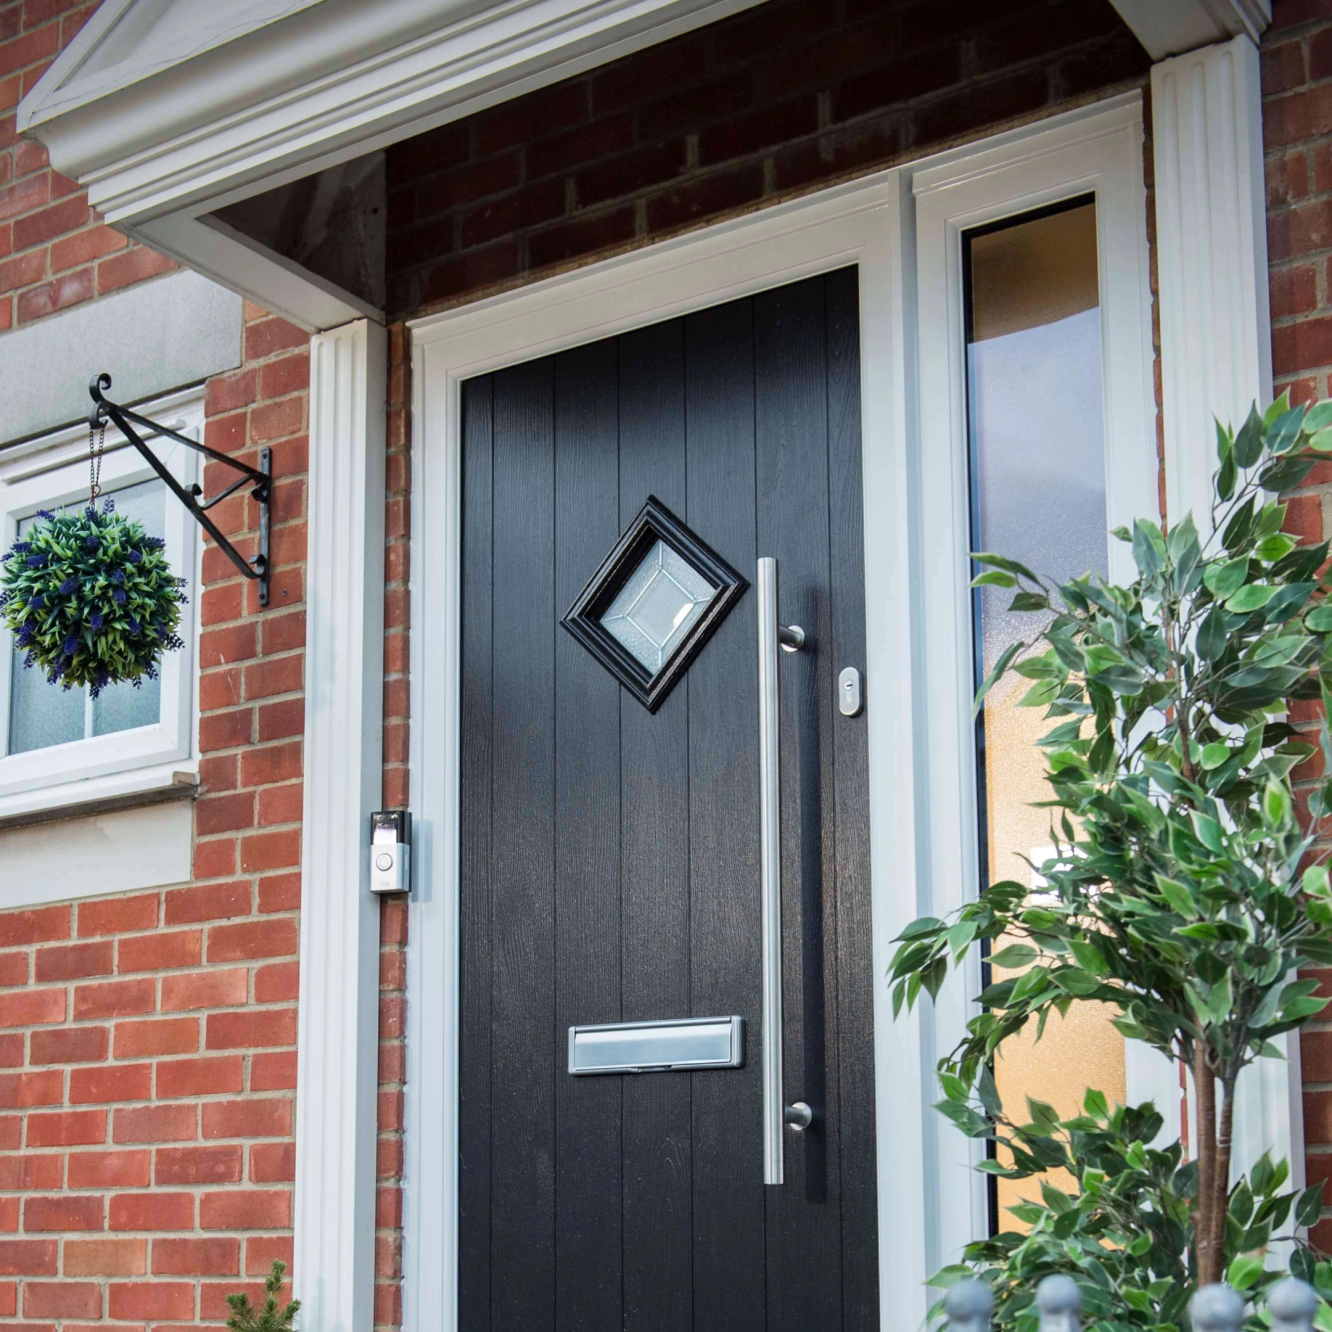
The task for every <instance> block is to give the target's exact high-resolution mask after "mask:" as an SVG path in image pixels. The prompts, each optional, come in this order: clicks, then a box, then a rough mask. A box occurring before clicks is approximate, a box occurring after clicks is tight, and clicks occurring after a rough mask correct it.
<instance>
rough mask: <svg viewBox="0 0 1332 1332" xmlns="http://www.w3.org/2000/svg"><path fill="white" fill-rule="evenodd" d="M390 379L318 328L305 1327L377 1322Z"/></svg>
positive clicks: (308, 753) (305, 1013) (311, 563)
mask: <svg viewBox="0 0 1332 1332" xmlns="http://www.w3.org/2000/svg"><path fill="white" fill-rule="evenodd" d="M385 384H386V341H385V333H384V330H383V328H381V327H380V326H379V325H378V324H374V323H371V322H369V321H368V320H358V321H357V322H355V323H351V324H345V325H343V326H342V327H341V328H336V329H333V330H332V331H331V332H328V333H321V334H319V335H318V336H316V337H315V338H314V339H313V340H312V342H311V344H310V473H309V482H308V505H309V553H308V557H307V565H306V605H307V624H306V647H305V816H304V817H305V822H304V829H303V832H302V837H301V844H302V855H301V982H300V1006H299V1016H298V1034H297V1072H296V1096H297V1099H296V1208H295V1231H296V1237H295V1258H294V1262H293V1269H294V1270H293V1277H294V1281H295V1291H296V1294H297V1295H298V1296H299V1298H300V1299H301V1301H302V1303H303V1305H304V1307H303V1309H302V1310H301V1327H302V1328H303V1329H305V1332H365V1329H367V1328H369V1327H371V1326H372V1325H373V1322H374V1314H373V1301H374V1279H375V1263H374V1259H375V1254H374V1244H375V1133H376V1116H375V1107H376V1063H377V1053H378V1035H379V1032H378V1025H379V1024H378V1009H379V902H378V899H376V898H375V897H373V896H372V895H371V893H370V891H369V861H368V850H369V842H370V837H369V815H370V812H371V811H372V810H373V809H375V808H377V807H378V805H379V801H380V791H381V780H382V768H383V652H384V485H385V481H384V400H385Z"/></svg>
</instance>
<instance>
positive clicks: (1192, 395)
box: [1152, 37, 1272, 529]
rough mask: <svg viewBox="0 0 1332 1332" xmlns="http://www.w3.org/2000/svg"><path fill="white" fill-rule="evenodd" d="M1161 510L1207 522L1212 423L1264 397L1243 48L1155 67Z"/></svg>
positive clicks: (1262, 283) (1257, 192) (1263, 235)
mask: <svg viewBox="0 0 1332 1332" xmlns="http://www.w3.org/2000/svg"><path fill="white" fill-rule="evenodd" d="M1152 127H1153V143H1154V147H1155V159H1156V259H1157V271H1158V275H1159V282H1160V302H1161V306H1160V308H1161V374H1162V387H1163V390H1164V392H1163V398H1164V408H1165V462H1166V504H1167V507H1168V510H1169V513H1170V516H1171V520H1172V521H1177V520H1178V519H1180V518H1182V517H1183V516H1184V514H1185V513H1187V512H1188V511H1189V510H1190V509H1192V510H1193V514H1194V519H1195V521H1196V522H1197V523H1198V526H1199V529H1201V528H1202V527H1203V525H1204V520H1205V519H1206V517H1207V515H1208V514H1209V513H1210V506H1211V494H1212V473H1213V472H1214V471H1215V469H1216V466H1217V458H1216V427H1215V425H1214V423H1213V418H1214V417H1219V418H1220V419H1221V420H1222V421H1228V422H1231V423H1233V424H1234V425H1235V427H1236V429H1238V428H1239V426H1240V425H1241V424H1242V423H1243V421H1244V418H1245V417H1246V416H1248V414H1249V406H1250V404H1251V403H1252V402H1254V401H1255V400H1257V401H1258V402H1259V404H1260V406H1265V405H1266V402H1267V399H1269V398H1270V397H1271V394H1272V330H1271V316H1270V313H1269V310H1268V297H1267V282H1268V277H1267V227H1266V215H1265V212H1264V191H1263V122H1262V101H1261V98H1260V96H1259V86H1258V49H1257V47H1255V46H1254V44H1253V42H1251V41H1250V40H1249V38H1248V37H1236V38H1235V39H1234V40H1233V41H1229V42H1223V43H1221V44H1220V45H1218V46H1205V47H1203V48H1202V49H1201V50H1198V51H1191V52H1189V54H1188V55H1182V56H1176V57H1175V58H1174V59H1173V60H1163V61H1162V62H1161V63H1160V64H1158V65H1154V66H1153V67H1152Z"/></svg>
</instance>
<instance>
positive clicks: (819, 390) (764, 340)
mask: <svg viewBox="0 0 1332 1332" xmlns="http://www.w3.org/2000/svg"><path fill="white" fill-rule="evenodd" d="M754 309H755V319H754V325H755V336H754V381H755V395H756V411H755V417H756V423H757V424H756V436H757V457H756V475H757V479H758V514H759V522H758V538H759V547H760V550H759V553H760V554H761V555H775V556H776V557H777V561H778V576H779V579H780V583H779V592H778V617H779V619H780V620H781V622H782V623H784V624H793V623H794V624H799V625H801V626H802V627H803V628H804V629H805V631H806V634H807V635H808V641H807V643H806V646H805V648H804V649H803V650H802V651H800V652H798V653H792V654H787V653H779V654H778V656H779V662H778V669H779V671H780V679H781V688H782V697H781V726H782V738H783V744H782V752H781V760H782V761H781V776H782V933H783V948H782V966H783V998H784V1004H783V1016H784V1023H785V1079H786V1099H787V1101H788V1103H789V1102H791V1101H795V1100H803V1101H806V1102H808V1104H809V1105H810V1107H811V1108H812V1109H813V1110H814V1113H815V1117H816V1118H815V1123H814V1126H813V1127H812V1128H811V1129H810V1130H809V1131H808V1132H806V1133H804V1134H802V1135H798V1136H797V1135H795V1134H791V1133H789V1132H788V1133H787V1135H786V1163H787V1182H786V1185H785V1186H784V1187H783V1188H773V1189H769V1190H768V1191H767V1204H768V1300H769V1322H770V1324H773V1323H775V1325H776V1326H778V1327H782V1328H788V1327H789V1328H796V1327H802V1326H838V1325H840V1323H841V1248H840V1229H841V1226H840V1207H839V1195H838V1166H839V1161H838V1147H839V1128H840V1125H839V1122H838V1116H837V1113H836V1110H837V1099H836V1088H837V1069H836V1052H837V1039H836V1030H835V1026H834V1024H835V1021H836V983H837V972H836V955H835V939H836V931H835V928H830V927H829V922H830V919H833V918H835V909H836V902H835V893H834V891H833V887H834V880H833V874H832V854H831V851H832V827H831V814H832V800H831V785H832V784H831V763H829V762H826V761H825V757H826V755H825V750H826V749H827V748H828V747H829V746H830V745H831V737H830V728H831V723H832V714H831V700H832V679H831V668H830V663H829V657H830V655H831V651H832V649H833V644H832V642H831V622H830V618H829V614H828V549H829V547H828V421H827V400H826V388H825V375H826V361H825V350H824V316H823V279H821V278H814V279H810V280H807V281H805V282H800V283H795V284H793V285H791V286H787V287H782V288H780V289H778V290H776V291H771V292H765V293H763V294H762V295H760V296H757V297H755V298H754ZM830 1029H831V1039H830Z"/></svg>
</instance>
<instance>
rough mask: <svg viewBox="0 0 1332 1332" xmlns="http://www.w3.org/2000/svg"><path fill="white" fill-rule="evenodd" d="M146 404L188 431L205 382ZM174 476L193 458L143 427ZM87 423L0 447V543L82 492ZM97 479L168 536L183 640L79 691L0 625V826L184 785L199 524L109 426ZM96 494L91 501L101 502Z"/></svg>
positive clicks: (194, 462)
mask: <svg viewBox="0 0 1332 1332" xmlns="http://www.w3.org/2000/svg"><path fill="white" fill-rule="evenodd" d="M142 410H143V411H144V413H145V415H147V416H149V417H151V418H152V419H154V420H156V421H159V422H161V423H162V424H163V425H166V426H169V427H170V428H172V429H175V430H178V431H179V432H180V433H182V434H186V435H188V436H190V437H191V438H196V439H197V438H199V437H200V433H201V432H202V429H203V393H202V390H201V389H192V390H188V391H186V392H183V393H177V394H173V395H172V396H170V397H168V398H164V399H160V400H158V401H156V402H153V403H149V404H147V405H145V406H144V407H143V409H142ZM145 438H146V439H147V441H148V443H149V446H150V447H151V448H153V449H154V451H155V453H156V455H157V457H158V458H159V459H160V460H161V461H162V463H163V464H164V465H165V466H166V467H167V469H168V470H169V471H170V473H171V475H172V476H173V477H174V478H175V479H176V480H177V481H179V482H180V483H181V484H182V485H184V486H186V487H188V486H190V485H191V484H193V483H194V482H195V481H196V480H197V479H198V476H199V457H198V455H197V454H196V453H195V452H194V451H193V450H191V449H188V448H186V447H185V446H184V445H182V444H179V443H177V442H175V441H173V440H170V439H166V438H159V437H154V436H153V435H145ZM88 484H89V458H88V429H87V427H86V426H79V427H71V428H70V429H67V430H61V431H58V432H55V433H53V434H51V435H48V436H45V437H43V438H40V439H37V440H31V441H28V442H26V443H23V444H19V445H12V446H10V447H9V448H6V449H2V450H0V549H4V550H8V548H9V546H10V545H11V544H12V543H13V542H14V541H15V540H16V539H18V538H20V537H21V536H22V535H23V533H24V532H25V531H26V530H27V529H28V528H29V527H30V526H31V524H32V523H33V522H35V521H39V519H38V516H37V515H38V513H39V511H41V510H58V509H61V508H65V507H73V506H82V505H86V504H87V502H88ZM101 490H102V495H103V497H104V498H105V499H110V500H112V501H113V502H114V503H115V505H116V508H117V509H118V511H120V512H121V513H123V514H125V515H126V516H127V517H132V518H136V519H138V520H139V521H141V522H142V523H143V525H144V527H145V529H146V530H147V532H148V534H149V535H151V536H157V537H160V538H161V539H162V540H163V541H165V542H166V554H167V558H168V560H169V562H170V565H171V568H172V569H173V570H175V571H176V572H177V573H178V574H180V575H181V576H182V577H184V578H186V579H187V585H186V587H185V592H186V595H187V597H188V598H189V600H188V601H187V602H186V603H185V604H184V605H183V606H182V607H181V624H180V629H179V631H178V632H179V635H180V638H181V639H182V640H183V642H184V646H183V647H182V648H180V649H177V650H175V651H170V652H166V653H165V654H164V655H163V659H162V665H161V669H160V672H159V677H158V679H157V680H153V681H149V680H145V681H143V683H142V685H141V686H140V687H139V688H137V689H136V688H134V687H133V686H132V685H129V684H117V685H112V686H109V687H108V688H106V689H104V690H103V691H102V692H101V694H100V696H99V697H98V698H96V699H94V698H92V697H91V694H90V692H89V691H88V690H86V689H84V690H77V689H70V690H66V689H64V688H62V687H61V686H59V685H51V684H48V683H47V680H46V677H45V675H44V674H43V673H42V672H41V670H40V668H38V667H35V666H33V667H26V666H25V665H24V658H25V655H26V654H25V653H24V652H23V651H22V650H20V649H19V648H18V647H17V646H16V645H15V643H14V639H13V635H12V634H10V633H9V631H8V630H7V629H4V628H0V825H3V824H5V823H13V822H18V821H22V820H24V819H26V818H29V817H40V816H41V815H43V814H47V813H49V812H51V811H57V810H65V809H69V810H70V811H71V812H77V810H79V809H80V808H87V807H93V808H95V807H97V806H99V805H103V804H105V803H109V802H112V801H116V802H119V801H128V800H132V799H134V798H135V797H136V796H144V797H145V798H150V797H151V796H153V795H160V794H161V793H163V792H165V791H168V790H171V789H173V788H178V787H180V786H181V785H182V784H184V785H188V786H193V784H194V782H195V780H196V774H197V769H198V758H197V746H196V741H195V734H196V726H195V715H196V702H195V693H196V689H195V638H196V632H195V626H196V619H195V611H194V596H193V593H194V588H195V586H196V585H197V582H198V576H197V574H198V562H199V556H200V550H201V545H202V543H201V541H200V539H199V534H198V532H199V529H198V527H197V525H196V523H195V521H194V519H193V518H191V517H190V515H189V514H188V513H187V512H186V510H185V508H184V506H183V505H181V504H180V503H179V501H178V500H177V499H176V498H175V497H174V496H173V495H172V494H170V492H169V491H168V490H167V487H166V485H165V483H164V482H163V481H162V479H161V478H160V477H158V476H157V475H156V473H155V472H154V471H153V469H152V467H151V466H150V465H149V464H148V462H147V460H146V459H145V458H143V457H142V456H141V455H140V454H139V453H138V451H137V450H136V449H134V448H133V447H132V446H131V445H129V443H128V442H127V441H125V440H124V439H122V438H119V437H118V434H117V431H116V430H115V428H114V427H110V428H109V429H108V431H107V435H106V451H105V454H104V457H103V461H102V470H101ZM100 503H101V501H99V504H100Z"/></svg>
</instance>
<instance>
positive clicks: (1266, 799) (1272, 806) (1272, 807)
mask: <svg viewBox="0 0 1332 1332" xmlns="http://www.w3.org/2000/svg"><path fill="white" fill-rule="evenodd" d="M1290 809H1291V805H1290V792H1289V791H1288V790H1287V789H1286V786H1285V784H1284V783H1283V782H1277V781H1271V782H1268V783H1267V789H1266V790H1265V791H1264V792H1263V814H1264V815H1265V816H1266V818H1267V821H1268V822H1269V823H1273V824H1284V823H1285V822H1286V820H1287V819H1289V818H1290Z"/></svg>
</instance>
